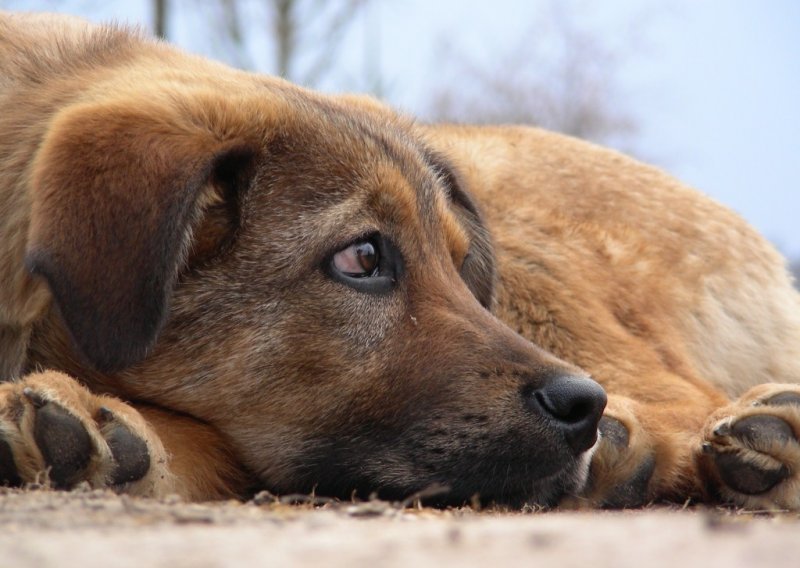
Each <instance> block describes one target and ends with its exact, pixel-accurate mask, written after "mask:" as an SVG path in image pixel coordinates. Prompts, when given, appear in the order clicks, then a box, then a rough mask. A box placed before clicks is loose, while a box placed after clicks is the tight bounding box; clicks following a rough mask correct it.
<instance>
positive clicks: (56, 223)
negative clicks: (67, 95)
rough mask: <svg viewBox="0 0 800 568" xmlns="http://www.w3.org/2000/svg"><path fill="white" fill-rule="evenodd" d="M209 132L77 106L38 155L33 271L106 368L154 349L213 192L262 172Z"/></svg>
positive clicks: (160, 116) (240, 149) (130, 111)
mask: <svg viewBox="0 0 800 568" xmlns="http://www.w3.org/2000/svg"><path fill="white" fill-rule="evenodd" d="M199 122H200V121H198V120H194V121H193V120H189V119H183V120H181V119H179V118H178V117H177V116H176V115H175V113H170V112H167V111H164V109H162V108H159V109H156V108H149V109H147V108H143V107H142V105H141V104H139V105H138V107H137V106H134V105H127V106H124V107H123V106H121V105H101V104H92V105H80V106H74V107H69V108H67V109H66V110H64V111H62V112H61V114H59V115H58V116H57V117H56V118H55V119H54V121H53V123H52V124H51V127H50V129H49V131H48V134H47V136H46V137H45V139H44V142H43V144H42V146H41V148H40V150H39V152H38V153H37V155H36V158H35V160H34V166H33V174H32V182H31V201H32V204H31V206H32V212H31V225H30V229H29V240H28V249H27V251H26V258H25V262H26V266H27V268H28V270H30V271H31V272H32V273H34V274H37V275H40V276H42V277H43V278H44V279H45V280H46V281H47V283H48V284H49V286H50V289H51V291H52V294H53V296H54V299H55V304H56V306H57V307H58V309H59V310H60V312H61V315H62V316H63V319H64V322H65V324H66V327H67V329H68V330H69V332H70V334H71V336H72V339H73V340H74V342H75V344H76V345H77V347H78V348H79V349H80V351H81V352H82V353H83V355H84V356H85V357H86V358H87V359H88V360H89V362H90V363H92V364H93V365H94V367H95V368H97V369H99V370H102V371H113V370H119V369H121V368H123V367H126V366H128V365H130V364H132V363H135V362H136V361H138V360H140V359H141V358H143V357H144V356H145V355H146V353H147V351H148V350H149V349H150V348H151V347H152V345H153V344H154V343H155V340H156V338H157V336H158V333H159V331H160V329H161V327H162V325H163V323H164V321H165V318H166V314H167V312H168V302H169V299H170V297H171V293H172V288H173V286H174V283H175V280H176V277H177V272H178V270H179V268H180V263H181V262H182V259H183V258H184V256H185V254H186V251H187V248H188V246H189V240H190V237H191V232H192V231H191V230H192V227H191V225H192V224H193V222H194V219H195V218H196V217H197V216H198V213H199V209H200V208H201V201H202V196H203V193H204V191H206V190H208V189H209V188H210V186H211V185H214V184H216V183H218V180H217V179H215V178H216V177H218V176H220V175H227V176H233V177H236V176H237V175H238V174H237V173H235V170H236V168H235V165H236V163H237V162H248V161H250V162H252V159H253V154H254V152H253V151H252V149H251V148H249V147H248V146H247V144H246V143H244V142H243V141H242V140H241V139H227V140H226V139H222V138H221V137H218V136H215V135H214V134H213V133H212V132H211V131H210V129H209V128H207V127H203V126H202V125H200V124H199ZM239 181H241V180H239Z"/></svg>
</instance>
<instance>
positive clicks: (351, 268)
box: [333, 241, 379, 278]
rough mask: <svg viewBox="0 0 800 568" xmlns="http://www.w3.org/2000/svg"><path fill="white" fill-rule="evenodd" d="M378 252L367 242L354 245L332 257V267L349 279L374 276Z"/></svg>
mask: <svg viewBox="0 0 800 568" xmlns="http://www.w3.org/2000/svg"><path fill="white" fill-rule="evenodd" d="M378 260H379V257H378V251H377V249H376V248H375V245H373V244H372V243H371V242H369V241H362V242H360V243H355V244H352V245H350V246H349V247H347V248H346V249H342V250H340V251H339V252H337V253H336V254H335V255H333V267H334V268H335V269H336V270H338V271H339V272H341V273H342V274H344V275H345V276H350V277H351V278H368V277H370V276H376V275H377V274H376V273H377V269H378Z"/></svg>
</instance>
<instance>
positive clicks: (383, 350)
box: [0, 13, 800, 508]
mask: <svg viewBox="0 0 800 568" xmlns="http://www.w3.org/2000/svg"><path fill="white" fill-rule="evenodd" d="M368 238H371V239H372V242H373V243H374V244H375V245H376V246H377V247H378V248H379V250H380V253H381V254H382V260H381V261H380V262H381V263H382V264H381V265H380V267H381V268H380V270H381V276H380V277H375V278H372V279H369V278H367V279H357V280H358V281H357V282H355V281H354V280H353V279H349V278H347V277H343V276H342V275H341V274H340V273H338V272H337V271H336V270H335V268H334V265H333V264H332V263H333V260H332V259H333V258H334V255H336V254H337V252H339V251H343V250H347V249H348V246H349V245H351V244H353V243H356V242H359V241H364V240H365V239H368ZM365 283H366V284H365ZM0 371H2V373H3V375H4V377H5V378H6V379H13V381H10V382H7V383H6V384H4V385H2V386H0V401H2V407H1V410H0V418H2V420H0V434H1V435H2V436H0V477H1V478H3V479H4V480H5V481H7V482H10V483H24V482H25V481H29V480H32V479H35V478H36V476H37V475H39V474H40V472H41V471H42V470H47V471H48V472H49V474H50V477H51V480H52V481H53V482H54V483H55V484H56V485H58V486H63V487H70V486H72V485H74V484H76V483H78V482H80V481H84V480H86V481H89V482H90V483H91V484H93V485H95V486H113V487H117V488H121V489H124V490H127V491H129V492H131V493H136V494H150V495H159V494H165V493H168V492H178V493H181V494H183V495H184V496H186V497H188V498H192V499H204V498H214V497H220V496H226V495H238V494H243V493H245V492H246V491H248V490H250V489H252V488H255V487H265V488H268V489H271V490H273V491H277V492H295V491H312V490H316V491H317V493H321V494H330V495H338V496H345V497H346V496H349V495H350V494H351V492H353V491H357V492H360V493H361V494H363V495H367V494H369V493H370V492H372V491H378V492H380V494H382V495H384V496H387V497H396V496H405V495H408V494H411V493H413V492H415V491H418V490H422V489H425V488H426V487H429V486H431V485H435V484H439V485H443V486H447V488H448V492H447V493H446V494H443V497H442V500H443V501H444V502H464V501H467V500H469V499H470V498H472V497H473V496H474V495H478V496H480V498H481V499H483V500H486V501H501V502H508V503H512V504H520V503H523V502H536V503H540V504H545V505H554V504H556V503H559V502H560V503H564V504H566V503H572V504H589V505H594V506H611V507H619V506H635V505H640V504H643V503H646V502H648V501H650V500H656V499H679V500H685V499H686V498H687V497H697V498H704V499H717V498H722V499H726V500H733V501H735V502H737V503H740V504H744V505H749V506H753V507H763V506H769V507H772V506H779V507H788V508H798V507H800V482H799V481H798V473H797V472H798V469H800V445H798V444H797V438H798V437H800V406H798V404H797V403H798V402H800V388H798V386H797V385H796V384H789V383H797V381H798V378H800V303H799V302H798V295H797V293H796V292H795V291H794V290H793V289H792V286H791V282H790V280H789V278H788V276H787V273H786V270H785V266H784V261H783V260H782V258H781V257H780V256H779V255H778V254H777V253H776V252H775V251H774V250H773V249H772V247H771V246H770V245H769V244H767V243H766V242H765V241H764V239H762V238H761V237H760V236H759V235H757V234H756V233H755V232H754V231H753V230H752V229H751V228H750V227H748V226H747V225H746V224H745V223H744V222H743V221H742V220H741V219H740V218H739V217H737V216H736V215H735V214H733V213H731V212H729V211H727V210H726V209H724V208H723V207H721V206H719V205H718V204H716V203H714V202H712V201H711V200H709V199H707V198H705V197H703V196H702V195H700V194H698V193H696V192H694V191H692V190H689V189H686V188H684V187H683V186H681V185H680V184H678V183H677V182H675V181H674V180H672V179H670V178H669V177H667V176H665V175H663V174H661V173H660V172H658V171H656V170H654V169H652V168H649V167H646V166H643V165H641V164H638V163H636V162H634V161H632V160H630V159H628V158H625V157H623V156H621V155H618V154H616V153H614V152H611V151H608V150H605V149H602V148H599V147H596V146H592V145H590V144H587V143H584V142H580V141H577V140H573V139H570V138H567V137H563V136H559V135H556V134H552V133H548V132H543V131H540V130H537V129H531V128H514V127H504V128H469V127H455V126H425V125H419V124H415V123H413V122H411V121H409V120H407V119H405V118H402V117H399V116H397V115H396V114H395V113H393V112H392V111H391V110H389V109H387V108H385V107H383V106H382V105H381V104H379V103H377V102H374V101H372V100H370V99H366V98H359V97H329V96H323V95H320V94H317V93H313V92H309V91H307V90H304V89H301V88H298V87H296V86H293V85H291V84H289V83H286V82H284V81H282V80H279V79H275V78H271V77H263V76H259V75H254V74H249V73H244V72H240V71H236V70H232V69H229V68H227V67H224V66H222V65H219V64H215V63H212V62H209V61H206V60H203V59H200V58H196V57H192V56H189V55H186V54H184V53H181V52H179V51H177V50H175V49H173V48H171V47H169V46H167V45H165V44H162V43H158V42H154V41H151V40H147V39H144V38H143V37H141V36H140V35H139V34H137V33H133V32H130V31H128V30H124V29H118V28H113V27H93V26H90V25H88V24H86V23H84V22H83V21H80V20H75V19H68V18H64V17H54V16H31V15H10V14H6V13H0ZM587 373H588V374H590V375H591V376H592V377H593V378H594V379H595V380H596V381H598V382H599V383H600V384H602V386H603V387H604V388H605V390H606V391H607V392H608V405H607V407H606V409H605V415H604V417H603V419H602V420H601V421H600V422H599V428H600V431H601V432H602V434H603V435H602V436H601V437H600V439H599V441H598V442H597V443H594V440H595V433H596V431H597V426H598V420H599V419H600V412H601V411H602V408H603V405H604V404H605V402H606V401H605V396H604V395H603V393H602V392H600V389H599V388H596V385H595V384H594V383H593V382H591V381H589V380H588V379H587V378H585V377H586V376H587ZM775 383H784V384H775ZM564 385H567V386H564ZM756 385H760V386H756ZM753 387H754V388H753ZM565 389H566V390H565ZM570 389H572V390H570ZM749 389H750V390H749ZM565 392H568V393H569V394H568V395H565V394H564V393H565ZM575 392H577V394H575ZM565 396H566V397H567V398H569V399H570V400H569V409H568V411H569V412H568V413H566V414H564V413H562V414H559V413H558V412H555V411H554V410H553V409H552V406H553V404H552V401H551V400H550V399H549V398H548V397H551V398H552V397H556V398H557V397H562V398H563V397H565ZM739 396H741V397H742V398H740V399H738V400H737V399H736V397H739ZM570 397H571V398H570ZM576 397H577V398H576ZM573 399H574V400H573ZM578 399H579V400H578ZM576 400H577V402H576V403H575V404H573V402H575V401H576ZM731 400H734V402H731ZM123 401H124V402H123ZM554 412H555V414H554ZM575 413H577V414H575ZM576 424H577V426H576ZM576 432H577V433H576ZM576 440H577V441H576ZM701 449H704V450H705V451H701ZM590 462H591V463H590Z"/></svg>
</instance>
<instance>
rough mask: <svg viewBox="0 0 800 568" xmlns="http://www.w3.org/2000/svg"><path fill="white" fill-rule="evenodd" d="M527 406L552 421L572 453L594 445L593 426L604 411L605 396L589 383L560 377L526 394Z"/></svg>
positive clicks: (573, 377)
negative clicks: (553, 420) (549, 417)
mask: <svg viewBox="0 0 800 568" xmlns="http://www.w3.org/2000/svg"><path fill="white" fill-rule="evenodd" d="M527 399H528V400H527V402H528V404H529V405H531V406H532V407H533V408H534V410H536V411H539V412H543V413H545V414H547V415H549V416H551V417H552V418H554V419H555V423H556V424H557V426H558V428H559V429H560V430H561V431H562V432H563V433H564V438H565V439H566V441H567V444H569V447H570V448H572V450H573V451H574V452H575V453H581V452H584V451H586V450H588V449H589V448H591V447H592V445H594V443H595V442H596V441H597V425H598V423H599V422H600V417H601V416H602V415H603V410H604V409H605V407H606V401H607V398H606V392H605V391H604V390H603V387H601V386H600V385H598V384H597V383H596V382H594V381H593V380H592V379H589V378H585V377H576V376H561V377H556V378H554V379H550V381H549V382H548V383H547V384H546V385H545V386H544V387H541V388H539V389H536V390H533V391H530V394H529V395H528V396H527Z"/></svg>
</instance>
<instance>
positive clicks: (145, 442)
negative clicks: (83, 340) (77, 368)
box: [0, 372, 170, 495]
mask: <svg viewBox="0 0 800 568" xmlns="http://www.w3.org/2000/svg"><path fill="white" fill-rule="evenodd" d="M169 477H170V475H169V472H168V470H167V465H166V455H165V452H164V448H163V446H162V444H161V442H160V441H159V439H158V437H157V436H156V434H155V433H154V432H153V430H152V429H151V428H150V427H149V426H148V425H147V423H146V422H145V421H144V419H143V418H142V417H141V416H140V415H139V413H138V412H137V411H136V410H134V409H133V408H132V407H130V406H128V405H127V404H124V403H122V402H120V401H119V400H116V399H114V398H111V397H106V396H96V395H93V394H92V393H90V392H89V391H88V390H87V389H85V388H84V387H82V386H81V385H79V384H78V383H77V382H76V381H75V380H74V379H72V378H70V377H68V376H67V375H64V374H62V373H56V372H45V373H38V374H34V375H29V376H28V377H26V378H25V379H24V380H22V381H20V382H13V383H4V384H2V385H0V484H5V485H13V486H19V485H24V484H26V483H32V482H39V483H48V484H49V485H51V486H52V487H55V488H58V489H69V488H72V487H74V486H76V485H78V484H79V483H81V482H88V483H89V485H90V486H91V487H96V488H100V487H110V488H115V489H124V490H125V491H126V492H129V493H134V494H140V495H152V494H156V493H161V492H162V491H160V489H162V488H163V487H165V486H167V485H168V484H169V483H170V479H169Z"/></svg>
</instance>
